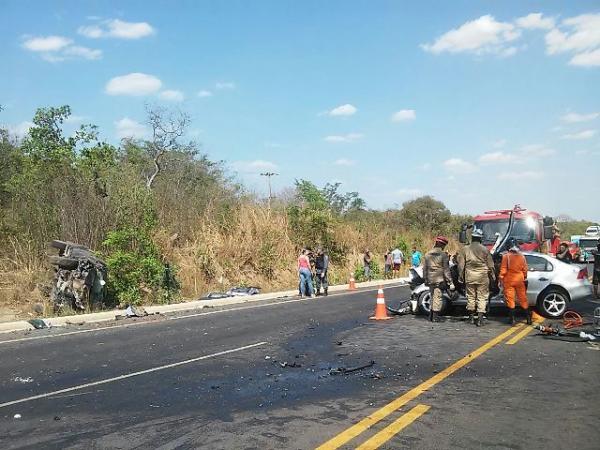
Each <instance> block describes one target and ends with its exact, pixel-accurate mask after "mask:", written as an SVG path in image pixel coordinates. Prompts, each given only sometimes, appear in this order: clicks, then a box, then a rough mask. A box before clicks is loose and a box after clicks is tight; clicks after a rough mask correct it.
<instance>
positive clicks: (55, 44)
mask: <svg viewBox="0 0 600 450" xmlns="http://www.w3.org/2000/svg"><path fill="white" fill-rule="evenodd" d="M72 42H73V41H72V40H71V39H68V38H66V37H63V36H45V37H34V38H29V39H27V40H25V41H24V42H23V47H24V48H26V49H27V50H30V51H32V52H57V51H59V50H61V49H63V48H65V47H67V46H68V45H71V43H72Z"/></svg>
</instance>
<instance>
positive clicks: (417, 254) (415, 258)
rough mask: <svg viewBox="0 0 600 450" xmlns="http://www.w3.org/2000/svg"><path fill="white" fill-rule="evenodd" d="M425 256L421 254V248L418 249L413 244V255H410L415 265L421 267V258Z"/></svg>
mask: <svg viewBox="0 0 600 450" xmlns="http://www.w3.org/2000/svg"><path fill="white" fill-rule="evenodd" d="M422 258H423V256H422V255H421V252H420V251H419V250H417V246H416V245H413V248H412V256H411V257H410V261H411V263H412V266H413V267H419V266H420V265H421V259H422Z"/></svg>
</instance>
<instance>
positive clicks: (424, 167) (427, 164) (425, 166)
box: [419, 163, 431, 171]
mask: <svg viewBox="0 0 600 450" xmlns="http://www.w3.org/2000/svg"><path fill="white" fill-rule="evenodd" d="M419 169H421V170H424V171H427V170H429V169H431V164H430V163H425V164H421V166H420V167H419Z"/></svg>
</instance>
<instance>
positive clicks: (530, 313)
mask: <svg viewBox="0 0 600 450" xmlns="http://www.w3.org/2000/svg"><path fill="white" fill-rule="evenodd" d="M525 314H527V325H531V324H532V323H533V311H532V310H531V308H527V309H526V310H525Z"/></svg>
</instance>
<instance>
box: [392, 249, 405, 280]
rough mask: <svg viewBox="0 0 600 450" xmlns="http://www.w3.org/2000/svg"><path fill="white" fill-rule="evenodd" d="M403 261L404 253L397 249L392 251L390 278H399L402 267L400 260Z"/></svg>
mask: <svg viewBox="0 0 600 450" xmlns="http://www.w3.org/2000/svg"><path fill="white" fill-rule="evenodd" d="M403 259H404V253H402V250H400V249H399V248H398V247H396V248H395V249H394V250H392V264H393V265H392V270H393V273H392V277H393V278H398V277H399V276H400V268H401V267H402V260H403Z"/></svg>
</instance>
